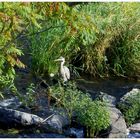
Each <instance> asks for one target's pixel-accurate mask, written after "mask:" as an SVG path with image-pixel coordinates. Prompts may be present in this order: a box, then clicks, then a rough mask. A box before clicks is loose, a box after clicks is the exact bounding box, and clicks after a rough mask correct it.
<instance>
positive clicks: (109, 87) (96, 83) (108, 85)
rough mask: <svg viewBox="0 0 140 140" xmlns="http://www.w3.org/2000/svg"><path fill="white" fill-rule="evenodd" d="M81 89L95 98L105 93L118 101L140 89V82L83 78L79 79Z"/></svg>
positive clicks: (121, 79) (120, 79)
mask: <svg viewBox="0 0 140 140" xmlns="http://www.w3.org/2000/svg"><path fill="white" fill-rule="evenodd" d="M77 84H78V87H79V89H81V90H83V91H86V92H89V93H90V94H91V96H92V98H94V97H95V96H96V95H97V94H98V93H99V92H104V93H107V94H109V95H112V96H114V97H116V99H117V101H119V99H120V98H121V97H122V96H123V95H124V94H126V93H127V92H128V91H130V90H132V89H133V88H140V82H136V81H130V80H127V79H123V78H115V77H114V78H110V79H94V78H92V77H90V76H83V77H82V78H81V79H77Z"/></svg>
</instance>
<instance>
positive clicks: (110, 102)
mask: <svg viewBox="0 0 140 140" xmlns="http://www.w3.org/2000/svg"><path fill="white" fill-rule="evenodd" d="M96 98H98V99H100V100H102V101H105V102H106V103H107V104H108V105H109V106H115V105H116V98H115V97H114V96H111V95H108V94H107V93H104V92H100V93H99V94H98V95H96Z"/></svg>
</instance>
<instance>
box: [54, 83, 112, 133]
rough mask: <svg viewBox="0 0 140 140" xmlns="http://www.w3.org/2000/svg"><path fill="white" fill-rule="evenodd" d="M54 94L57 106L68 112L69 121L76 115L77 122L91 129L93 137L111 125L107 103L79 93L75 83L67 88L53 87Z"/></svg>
mask: <svg viewBox="0 0 140 140" xmlns="http://www.w3.org/2000/svg"><path fill="white" fill-rule="evenodd" d="M52 93H53V95H52V96H53V97H55V99H57V106H59V107H63V108H64V109H65V110H66V112H67V114H68V116H69V119H70V120H71V119H72V116H73V114H75V115H76V116H77V122H79V123H81V124H82V125H83V126H86V127H87V128H90V130H92V131H90V133H92V135H93V136H94V134H95V133H98V132H99V131H101V130H102V129H106V128H107V127H108V126H109V125H110V119H109V112H108V110H107V106H106V105H105V103H103V102H101V101H92V99H91V97H90V95H89V94H85V93H83V92H81V91H79V90H78V89H77V88H76V85H75V84H74V83H71V84H70V85H69V86H68V87H66V88H63V87H62V86H61V85H60V86H58V87H53V88H52Z"/></svg>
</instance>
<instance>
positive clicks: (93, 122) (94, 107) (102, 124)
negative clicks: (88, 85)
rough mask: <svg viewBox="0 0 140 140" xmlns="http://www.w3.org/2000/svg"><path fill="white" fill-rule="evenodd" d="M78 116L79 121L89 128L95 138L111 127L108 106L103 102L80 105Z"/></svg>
mask: <svg viewBox="0 0 140 140" xmlns="http://www.w3.org/2000/svg"><path fill="white" fill-rule="evenodd" d="M77 114H78V117H77V118H78V121H79V122H80V123H81V124H83V125H84V126H86V127H87V128H89V129H90V131H91V132H90V133H91V135H93V136H94V135H95V134H97V133H98V132H99V131H101V130H103V129H106V128H107V127H108V126H109V125H110V119H109V112H108V110H107V106H106V104H105V103H103V102H101V101H92V102H88V103H87V102H82V103H80V108H79V109H78V111H77Z"/></svg>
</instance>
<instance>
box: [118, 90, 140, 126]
mask: <svg viewBox="0 0 140 140" xmlns="http://www.w3.org/2000/svg"><path fill="white" fill-rule="evenodd" d="M118 107H119V108H120V110H121V111H122V113H123V115H124V117H125V120H126V122H127V125H128V126H130V125H131V124H133V123H135V122H136V121H137V120H138V119H139V118H140V92H138V93H137V94H135V95H132V96H129V97H127V98H126V99H125V102H120V103H119V105H118Z"/></svg>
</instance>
